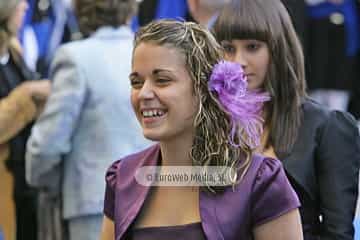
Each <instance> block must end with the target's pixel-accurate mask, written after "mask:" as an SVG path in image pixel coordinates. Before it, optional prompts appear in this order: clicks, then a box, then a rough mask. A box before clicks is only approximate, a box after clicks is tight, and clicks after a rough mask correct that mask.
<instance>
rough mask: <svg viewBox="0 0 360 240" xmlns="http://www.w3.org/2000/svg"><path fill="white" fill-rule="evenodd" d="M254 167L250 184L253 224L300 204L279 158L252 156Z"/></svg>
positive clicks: (262, 221)
mask: <svg viewBox="0 0 360 240" xmlns="http://www.w3.org/2000/svg"><path fill="white" fill-rule="evenodd" d="M253 161H254V163H255V165H257V166H258V167H257V168H256V172H255V173H254V178H253V181H252V185H251V197H250V199H251V202H252V203H253V204H252V213H253V224H254V225H255V226H258V225H260V224H263V223H265V222H268V221H271V220H272V219H275V218H277V217H279V216H281V215H282V214H285V213H287V212H289V211H290V210H293V209H295V208H298V207H299V206H300V201H299V199H298V196H297V194H296V193H295V191H294V189H293V188H292V186H291V185H290V183H289V180H288V178H287V176H286V174H285V171H284V168H283V166H282V163H281V161H280V160H278V159H275V158H270V157H265V156H261V155H255V156H254V158H253Z"/></svg>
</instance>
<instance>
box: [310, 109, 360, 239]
mask: <svg viewBox="0 0 360 240" xmlns="http://www.w3.org/2000/svg"><path fill="white" fill-rule="evenodd" d="M319 135H320V137H319V146H318V148H317V151H316V164H317V169H318V171H317V175H318V176H317V177H318V182H319V193H320V194H319V198H320V205H319V207H320V211H321V214H322V221H323V228H322V232H321V239H324V240H335V239H342V240H345V239H346V240H350V239H353V237H354V228H353V224H352V222H353V219H354V214H355V209H356V201H357V195H358V174H359V164H360V140H359V131H358V128H357V126H356V122H355V120H354V119H353V118H352V116H350V115H349V114H347V113H343V112H338V111H333V112H332V113H331V114H330V116H329V118H328V119H327V121H326V123H325V124H324V126H323V128H322V132H321V133H320V134H319Z"/></svg>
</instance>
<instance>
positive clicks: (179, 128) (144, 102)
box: [130, 43, 198, 141]
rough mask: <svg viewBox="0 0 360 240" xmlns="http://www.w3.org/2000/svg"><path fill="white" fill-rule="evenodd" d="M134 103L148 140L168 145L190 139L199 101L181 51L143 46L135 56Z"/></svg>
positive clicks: (132, 75) (133, 71) (149, 45)
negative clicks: (194, 92)
mask: <svg viewBox="0 0 360 240" xmlns="http://www.w3.org/2000/svg"><path fill="white" fill-rule="evenodd" d="M130 81H131V85H132V90H131V103H132V105H133V108H134V111H135V114H136V116H137V118H138V120H139V122H140V124H141V126H142V129H143V134H144V136H145V137H146V138H148V139H151V140H154V141H167V140H172V139H175V138H179V137H180V138H181V137H190V138H192V136H193V133H194V127H193V123H194V119H195V115H196V112H197V109H198V100H197V98H196V97H195V96H194V94H193V81H192V79H191V77H190V75H189V73H188V71H187V69H186V68H185V60H184V56H183V55H182V54H180V53H179V51H178V50H177V49H174V48H170V47H165V46H159V45H155V44H152V43H140V44H139V45H138V46H137V47H136V49H135V51H134V55H133V62H132V73H131V74H130Z"/></svg>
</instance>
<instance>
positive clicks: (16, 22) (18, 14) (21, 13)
mask: <svg viewBox="0 0 360 240" xmlns="http://www.w3.org/2000/svg"><path fill="white" fill-rule="evenodd" d="M27 8H28V4H27V1H26V0H21V1H20V2H19V3H18V4H17V6H16V8H15V10H14V12H13V14H12V15H11V16H10V18H9V22H8V28H9V30H10V31H11V32H12V33H14V34H17V32H18V31H19V29H20V28H21V26H22V24H23V21H24V17H25V14H26V10H27Z"/></svg>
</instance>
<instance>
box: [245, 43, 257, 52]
mask: <svg viewBox="0 0 360 240" xmlns="http://www.w3.org/2000/svg"><path fill="white" fill-rule="evenodd" d="M246 48H247V49H248V50H249V51H256V50H258V49H259V48H260V44H259V43H249V44H248V45H247V46H246Z"/></svg>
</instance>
